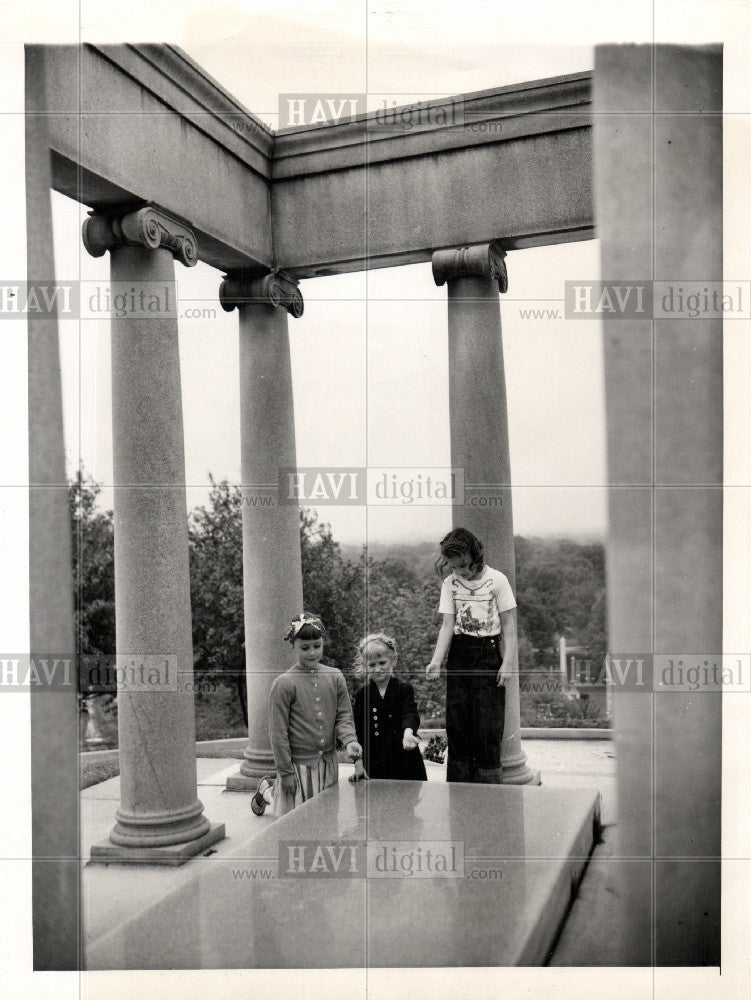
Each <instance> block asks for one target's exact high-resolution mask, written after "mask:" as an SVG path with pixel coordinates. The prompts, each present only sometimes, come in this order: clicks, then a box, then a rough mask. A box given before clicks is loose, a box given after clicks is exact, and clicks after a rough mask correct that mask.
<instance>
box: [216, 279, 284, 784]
mask: <svg viewBox="0 0 751 1000" xmlns="http://www.w3.org/2000/svg"><path fill="white" fill-rule="evenodd" d="M219 299H220V302H221V304H222V307H223V308H224V309H225V310H227V311H228V312H229V311H231V310H232V309H234V308H235V307H237V308H238V310H239V313H240V428H241V449H242V462H241V476H242V496H243V508H242V511H243V591H244V607H245V668H246V678H247V685H248V745H247V747H246V748H245V751H244V754H243V762H242V764H241V766H240V770H239V771H238V772H237V773H236V774H234V775H231V776H230V777H229V778H228V779H227V788H228V789H229V790H232V791H253V790H255V789H256V788H257V786H258V781H259V779H260V778H261V777H262V776H263V775H265V774H269V775H273V774H275V773H276V772H275V768H274V757H273V754H272V753H271V742H270V739H269V692H270V690H271V685H272V683H273V680H274V678H275V677H276V676H277V674H280V673H282V672H283V671H285V670H287V669H288V668H289V666H290V665H291V658H290V652H289V648H288V647H287V645H286V644H285V642H284V641H283V639H284V635H285V633H286V631H287V628H288V625H289V622H290V619H292V618H294V617H295V615H297V614H299V613H300V612H301V611H302V610H303V596H302V569H301V564H300V513H299V509H298V505H297V501H296V500H294V499H292V500H291V501H289V498H286V497H285V496H283V495H282V493H281V492H279V489H278V486H279V483H280V469H293V468H294V467H295V462H296V458H295V414H294V402H293V398H292V369H291V365H290V351H289V333H288V319H287V313H291V314H292V315H293V316H295V317H300V316H302V312H303V300H302V295H301V294H300V291H299V289H298V287H297V285H296V284H295V283H294V282H293V281H291V280H289V279H288V278H286V277H285V276H284V275H280V274H268V275H266V276H264V277H253V276H249V277H248V276H239V277H237V278H233V277H228V278H226V279H225V280H224V282H222V286H221V289H220V292H219Z"/></svg>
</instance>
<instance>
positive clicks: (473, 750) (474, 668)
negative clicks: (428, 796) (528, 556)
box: [426, 528, 519, 784]
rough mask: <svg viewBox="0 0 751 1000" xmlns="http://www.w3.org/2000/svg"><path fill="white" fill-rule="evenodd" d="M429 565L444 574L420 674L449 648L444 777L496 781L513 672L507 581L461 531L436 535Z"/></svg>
mask: <svg viewBox="0 0 751 1000" xmlns="http://www.w3.org/2000/svg"><path fill="white" fill-rule="evenodd" d="M436 568H437V569H438V570H439V571H441V572H443V571H445V570H446V569H450V570H451V572H450V573H449V575H448V576H446V578H445V579H444V581H443V586H442V588H441V600H440V604H439V607H438V610H439V612H440V614H441V615H442V616H443V623H442V625H441V630H440V632H439V633H438V641H437V643H436V647H435V652H434V653H433V659H432V660H431V661H430V664H429V665H428V668H427V671H426V674H427V676H428V677H429V678H436V677H438V676H439V674H440V671H441V666H442V664H443V661H444V659H445V658H446V654H447V653H448V662H447V664H446V673H447V680H446V738H447V741H448V765H447V769H446V780H447V781H474V782H485V783H489V784H501V783H502V781H503V778H502V768H501V745H502V743H503V720H504V712H505V708H506V688H505V682H506V679H507V678H508V677H509V676H511V675H512V674H513V673H514V672H516V671H518V669H519V667H518V652H517V645H516V601H515V599H514V595H513V593H512V590H511V586H510V584H509V582H508V579H507V578H506V577H505V576H504V575H503V573H501V572H500V571H499V570H497V569H491V568H490V567H489V566H486V565H485V560H484V556H483V546H482V542H481V541H480V540H479V538H476V537H475V535H473V534H472V532H471V531H467V529H466V528H454V530H453V531H450V532H449V533H448V535H446V537H445V538H444V539H442V541H441V556H440V558H439V560H438V562H437V563H436Z"/></svg>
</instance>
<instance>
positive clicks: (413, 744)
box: [402, 733, 420, 750]
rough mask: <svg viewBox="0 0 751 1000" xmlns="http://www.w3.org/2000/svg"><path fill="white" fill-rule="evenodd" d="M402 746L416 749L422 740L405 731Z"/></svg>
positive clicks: (407, 748)
mask: <svg viewBox="0 0 751 1000" xmlns="http://www.w3.org/2000/svg"><path fill="white" fill-rule="evenodd" d="M402 746H403V747H404V749H405V750H416V749H417V748H418V747H419V746H420V741H419V740H418V738H417V737H416V736H413V735H412V733H405V734H404V738H403V739H402Z"/></svg>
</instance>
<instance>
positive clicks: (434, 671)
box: [425, 660, 441, 681]
mask: <svg viewBox="0 0 751 1000" xmlns="http://www.w3.org/2000/svg"><path fill="white" fill-rule="evenodd" d="M440 675H441V664H440V663H436V662H435V660H431V661H430V663H429V664H428V666H427V669H426V670H425V676H426V677H427V678H428V680H430V681H432V680H435V679H436V678H438V677H440Z"/></svg>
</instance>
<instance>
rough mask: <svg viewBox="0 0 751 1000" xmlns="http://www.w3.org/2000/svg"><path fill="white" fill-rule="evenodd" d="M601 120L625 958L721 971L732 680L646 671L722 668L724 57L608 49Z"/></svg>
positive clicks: (597, 169) (597, 159) (596, 127)
mask: <svg viewBox="0 0 751 1000" xmlns="http://www.w3.org/2000/svg"><path fill="white" fill-rule="evenodd" d="M593 110H594V114H593V116H592V123H593V125H592V129H593V153H594V181H595V208H596V218H597V232H598V236H599V238H600V241H601V242H600V247H601V258H602V281H603V283H604V287H605V288H606V289H607V288H609V287H610V288H612V287H613V286H615V288H616V290H617V289H618V285H619V283H622V282H626V283H628V284H629V285H630V286H631V287H637V286H641V287H642V289H643V293H644V294H643V296H642V302H641V303H639V304H635V303H634V302H633V300H632V301H631V303H630V306H629V307H628V308H626V309H624V310H623V312H622V313H621V314H616V315H613V314H612V313H610V314H606V315H604V316H603V334H604V348H605V350H604V358H605V399H606V410H607V443H608V483H609V486H610V490H609V515H608V516H609V530H608V535H609V537H608V553H607V582H608V628H609V648H610V650H611V652H612V656H613V657H619V658H620V661H621V663H620V665H621V667H623V665H625V663H626V661H627V660H628V658H629V657H630V658H631V659H632V662H633V661H634V660H635V658H637V657H639V658H641V659H642V660H643V662H644V664H645V666H644V674H643V676H642V678H640V677H639V675H638V674H636V675H634V674H633V671H632V673H631V675H630V677H629V675H627V674H622V675H621V676H619V675H618V673H617V672H616V670H615V669H613V670H612V671H611V681H612V690H613V721H614V730H615V738H616V758H617V765H618V807H619V811H618V823H617V827H616V832H617V834H618V854H619V855H620V857H621V858H622V859H624V860H623V861H622V862H621V863H620V865H619V867H620V868H621V875H622V879H621V881H622V887H623V889H622V891H623V895H624V897H625V901H626V908H627V910H626V915H627V918H628V919H627V933H626V934H625V935H623V946H624V949H623V950H624V954H623V956H622V962H623V964H625V965H636V964H652V965H658V966H663V965H664V966H673V965H689V966H699V965H719V963H720V924H721V919H720V918H721V914H720V875H721V873H720V851H721V832H722V830H721V823H720V819H721V811H722V810H721V785H722V782H721V777H722V692H721V685H720V684H719V683H717V682H716V681H715V680H714V679H710V680H709V681H707V680H706V679H705V678H706V676H707V675H706V674H705V672H704V670H703V669H700V670H698V671H697V673H696V675H695V678H694V679H693V680H692V684H691V685H689V684H688V683H686V682H685V681H684V683H682V684H681V683H680V676H679V675H678V674H673V673H672V672H671V671H669V670H668V671H667V672H666V673H663V671H662V670H661V669H659V667H658V669H657V671H656V673H655V676H654V677H652V676H651V673H650V671H649V669H648V665H649V663H650V660H651V656H652V654H655V655H658V656H662V657H664V658H665V659H664V660H663V666H664V665H665V661H666V660H667V658H671V660H672V661H673V662H675V663H679V662H681V663H683V665H684V667H685V669H686V670H689V669H696V667H697V665H699V666H703V665H704V663H705V662H706V663H708V664H713V663H718V662H719V663H720V664H721V661H720V659H719V657H720V654H721V652H722V640H723V629H722V624H723V622H722V618H723V615H722V592H723V561H722V543H723V491H722V482H723V436H722V435H723V402H722V401H723V357H722V353H723V320H722V308H724V306H723V307H720V306H718V305H717V304H716V303H715V304H713V303H712V295H713V292H715V291H717V290H718V289H719V288H720V286H719V282H720V281H721V280H722V248H723V239H722V235H723V234H722V217H723V213H722V210H723V198H722V141H723V135H722V51H721V48H720V47H719V46H701V47H692V46H669V45H664V46H663V45H657V46H651V45H641V46H635V45H634V46H627V45H623V46H618V45H603V46H598V48H597V50H596V57H595V72H594V85H593ZM653 282H657V284H656V285H655V286H654V288H653V287H652V283H653ZM713 283H717V284H713ZM734 286H735V283H733V284H732V285H729V287H728V291H730V288H733V290H734ZM621 287H622V286H621ZM650 291H652V292H653V296H652V295H650ZM612 294H613V298H615V294H614V293H612ZM679 294H682V295H683V296H684V299H683V301H684V303H685V302H686V299H687V298H688V297H689V296H691V295H695V296H697V298H696V301H697V302H698V309H696V310H693V309H690V308H681V307H680V304H679V301H678V296H679ZM705 294H707V299H705V298H704V296H705ZM652 298H653V309H652V310H651V311H650V309H649V303H650V301H651V300H652ZM731 315H732V314H731ZM730 652H735V650H730ZM624 658H625V659H624ZM711 670H712V668H711V667H710V677H712V673H711ZM697 678H698V679H697ZM658 988H659V986H658Z"/></svg>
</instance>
